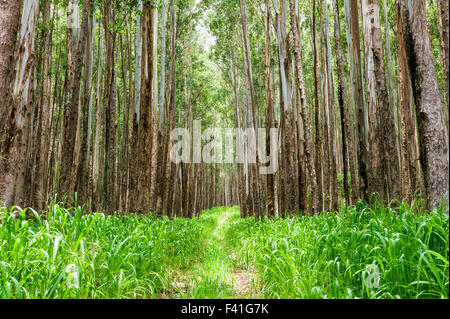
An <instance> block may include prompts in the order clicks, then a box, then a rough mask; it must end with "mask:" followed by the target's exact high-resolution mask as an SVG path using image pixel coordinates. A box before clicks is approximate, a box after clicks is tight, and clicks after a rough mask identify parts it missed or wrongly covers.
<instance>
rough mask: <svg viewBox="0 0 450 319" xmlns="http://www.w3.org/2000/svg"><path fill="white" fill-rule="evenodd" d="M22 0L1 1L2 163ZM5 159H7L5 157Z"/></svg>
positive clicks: (0, 107)
mask: <svg viewBox="0 0 450 319" xmlns="http://www.w3.org/2000/svg"><path fill="white" fill-rule="evenodd" d="M20 9H21V1H2V2H1V3H0V96H1V97H2V100H3V102H2V103H1V106H0V119H2V120H1V121H0V164H1V161H2V156H4V154H2V147H1V145H2V144H3V142H4V141H5V139H4V138H5V137H3V133H4V131H5V130H6V129H7V126H6V125H7V123H8V121H5V120H3V119H7V118H9V115H10V114H11V112H12V109H11V108H10V106H11V105H12V90H11V83H12V81H13V79H14V52H15V49H16V43H17V31H18V29H19V22H20ZM3 160H5V159H4V158H3Z"/></svg>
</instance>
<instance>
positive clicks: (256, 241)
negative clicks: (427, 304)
mask: <svg viewBox="0 0 450 319" xmlns="http://www.w3.org/2000/svg"><path fill="white" fill-rule="evenodd" d="M446 212H447V213H445V211H443V209H442V208H441V209H440V210H434V211H433V212H431V213H429V214H428V213H427V214H425V213H420V212H415V211H414V208H413V209H412V208H410V207H408V206H406V205H404V204H403V205H401V206H400V207H398V208H395V209H392V208H389V207H383V206H378V205H375V206H374V207H370V206H368V205H364V204H362V203H358V205H357V206H356V207H348V208H344V209H343V210H342V211H341V212H339V213H338V214H333V213H326V214H322V215H320V216H318V217H310V216H296V217H291V218H287V219H274V220H269V221H267V222H265V223H260V222H255V221H254V220H253V219H246V220H240V219H238V218H236V220H235V221H234V222H233V224H232V225H231V226H230V228H229V231H228V234H227V241H228V243H229V245H230V246H232V247H235V248H236V249H237V250H238V252H239V256H240V258H241V259H243V260H245V262H246V264H247V265H249V266H251V265H254V266H256V268H257V271H258V273H259V275H260V277H261V280H262V281H263V284H264V289H263V291H262V293H263V295H264V296H265V297H269V298H339V299H341V298H383V299H384V298H402V299H404V298H407V299H416V298H448V293H449V258H448V256H449V216H448V209H447V211H446Z"/></svg>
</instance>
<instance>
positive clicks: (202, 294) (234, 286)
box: [163, 210, 262, 299]
mask: <svg viewBox="0 0 450 319" xmlns="http://www.w3.org/2000/svg"><path fill="white" fill-rule="evenodd" d="M233 214H234V213H233V212H232V211H231V210H226V211H222V212H221V213H217V214H214V215H211V216H207V217H206V218H214V219H215V223H214V224H215V226H214V227H211V228H209V229H207V231H206V232H205V251H204V253H203V254H202V256H199V258H198V263H197V264H196V265H194V267H192V269H190V270H189V271H186V272H184V273H177V274H173V276H171V278H172V280H171V282H170V284H169V285H168V289H167V291H166V292H165V293H164V295H163V298H194V299H208V298H218V299H230V298H237V299H246V298H262V296H261V294H260V288H259V284H258V282H259V281H258V278H257V276H256V274H255V272H254V271H253V270H252V269H246V268H245V267H244V266H242V265H241V264H240V263H239V262H238V260H237V257H236V255H235V253H234V252H233V251H231V250H230V249H229V248H228V247H227V246H226V242H225V240H224V237H225V231H226V229H227V227H228V223H229V222H230V218H231V217H232V216H233Z"/></svg>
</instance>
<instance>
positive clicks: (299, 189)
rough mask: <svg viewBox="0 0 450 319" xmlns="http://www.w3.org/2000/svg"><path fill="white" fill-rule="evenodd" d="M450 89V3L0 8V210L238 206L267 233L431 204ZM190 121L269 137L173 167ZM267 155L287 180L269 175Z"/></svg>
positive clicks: (186, 211) (444, 164)
mask: <svg viewBox="0 0 450 319" xmlns="http://www.w3.org/2000/svg"><path fill="white" fill-rule="evenodd" d="M448 87H449V4H448V1H447V0H426V1H425V0H415V1H406V0H382V1H381V0H343V1H338V0H313V1H311V0H264V1H263V0H239V1H237V0H234V1H229V0H155V1H146V0H127V1H120V0H105V1H91V0H64V1H63V0H23V1H2V2H1V3H0V99H1V103H0V152H1V153H0V206H3V205H4V206H6V207H8V208H9V207H11V206H13V205H17V206H20V207H33V208H35V209H36V210H44V209H46V208H47V205H48V204H49V202H50V200H52V199H53V198H55V196H57V197H58V198H59V199H61V198H64V197H66V196H67V198H72V200H73V201H75V202H76V203H77V204H80V205H87V206H88V207H89V208H90V210H91V211H102V212H105V213H107V214H111V215H112V214H114V213H115V212H120V213H124V214H129V213H136V214H149V213H150V212H154V213H156V214H158V215H165V216H168V217H169V218H170V219H173V218H174V217H186V218H193V217H195V216H197V215H198V214H199V213H200V212H201V211H203V210H205V209H209V208H212V207H215V206H234V205H239V206H240V214H241V217H255V218H258V219H264V218H266V217H269V218H272V217H274V216H282V217H284V216H287V215H290V214H296V213H298V212H303V213H305V214H313V215H315V214H319V213H320V212H322V211H337V210H339V208H340V207H342V206H343V205H348V206H350V205H355V204H356V203H357V202H358V201H359V200H363V201H365V202H371V201H374V199H375V198H376V199H378V200H380V201H384V202H386V203H389V202H394V203H395V200H397V201H399V202H402V201H406V202H408V201H413V200H415V199H416V198H417V196H419V195H420V196H421V198H422V199H423V202H424V205H425V206H424V209H433V208H438V207H439V206H440V205H441V202H442V201H443V200H444V201H445V202H448V180H449V150H448V136H449V133H448V132H449V131H448V130H449V118H448V116H449V114H448V105H449V89H448ZM195 121H201V125H202V129H203V130H205V129H207V128H217V127H222V128H227V127H235V128H242V129H248V128H255V129H257V128H264V129H265V130H266V141H267V143H266V147H267V149H266V151H267V152H266V153H267V154H263V155H261V154H259V153H257V154H255V156H256V161H251V160H250V159H249V158H247V156H248V155H246V157H245V160H244V162H243V163H236V162H233V163H214V164H208V163H204V162H203V163H202V162H196V161H195V160H194V153H195V151H196V150H195V149H194V150H193V149H192V148H193V145H189V147H188V148H187V149H190V151H189V154H188V155H187V156H188V157H189V159H190V161H186V162H181V163H178V164H175V163H174V162H173V161H171V150H172V148H173V146H174V145H175V143H176V141H174V140H173V139H172V138H171V132H172V131H173V130H174V129H175V128H186V129H188V130H189V132H190V134H191V136H192V137H193V138H192V139H191V142H190V143H193V141H196V140H197V141H198V138H199V137H198V136H196V135H195V132H194V123H195ZM271 128H278V129H279V132H280V133H279V136H277V141H278V143H279V148H278V149H277V150H276V151H275V152H271V149H270V139H269V135H270V134H269V133H270V129H271ZM207 143H208V141H207V140H205V139H202V140H201V146H205V145H206V144H207ZM249 143H250V142H245V143H244V144H245V147H246V148H249V145H248V144H249ZM227 152H231V153H234V152H235V150H234V149H232V150H229V149H227V150H225V149H224V150H223V153H224V154H226V153H227ZM273 153H275V154H273ZM269 154H270V156H273V157H274V158H275V157H276V158H277V159H278V165H279V169H278V170H277V171H276V172H275V173H274V174H268V175H262V174H260V168H261V167H262V166H264V164H262V163H261V162H262V161H261V157H266V156H269ZM216 155H218V154H216ZM222 155H223V154H222Z"/></svg>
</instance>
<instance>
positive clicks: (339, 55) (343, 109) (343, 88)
mask: <svg viewBox="0 0 450 319" xmlns="http://www.w3.org/2000/svg"><path fill="white" fill-rule="evenodd" d="M333 7H334V35H335V39H336V62H337V71H338V79H339V81H338V100H339V110H340V115H341V130H342V161H343V166H344V197H345V203H346V205H350V194H349V189H348V165H347V161H348V162H349V163H350V166H351V164H352V160H351V159H350V156H349V154H352V153H353V151H351V148H352V146H353V141H352V135H351V134H350V123H349V114H348V99H347V85H346V81H345V71H344V58H343V56H344V55H343V50H342V40H341V22H340V18H339V4H338V0H333ZM347 140H348V142H347ZM352 177H353V176H352ZM354 191H355V190H354Z"/></svg>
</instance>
